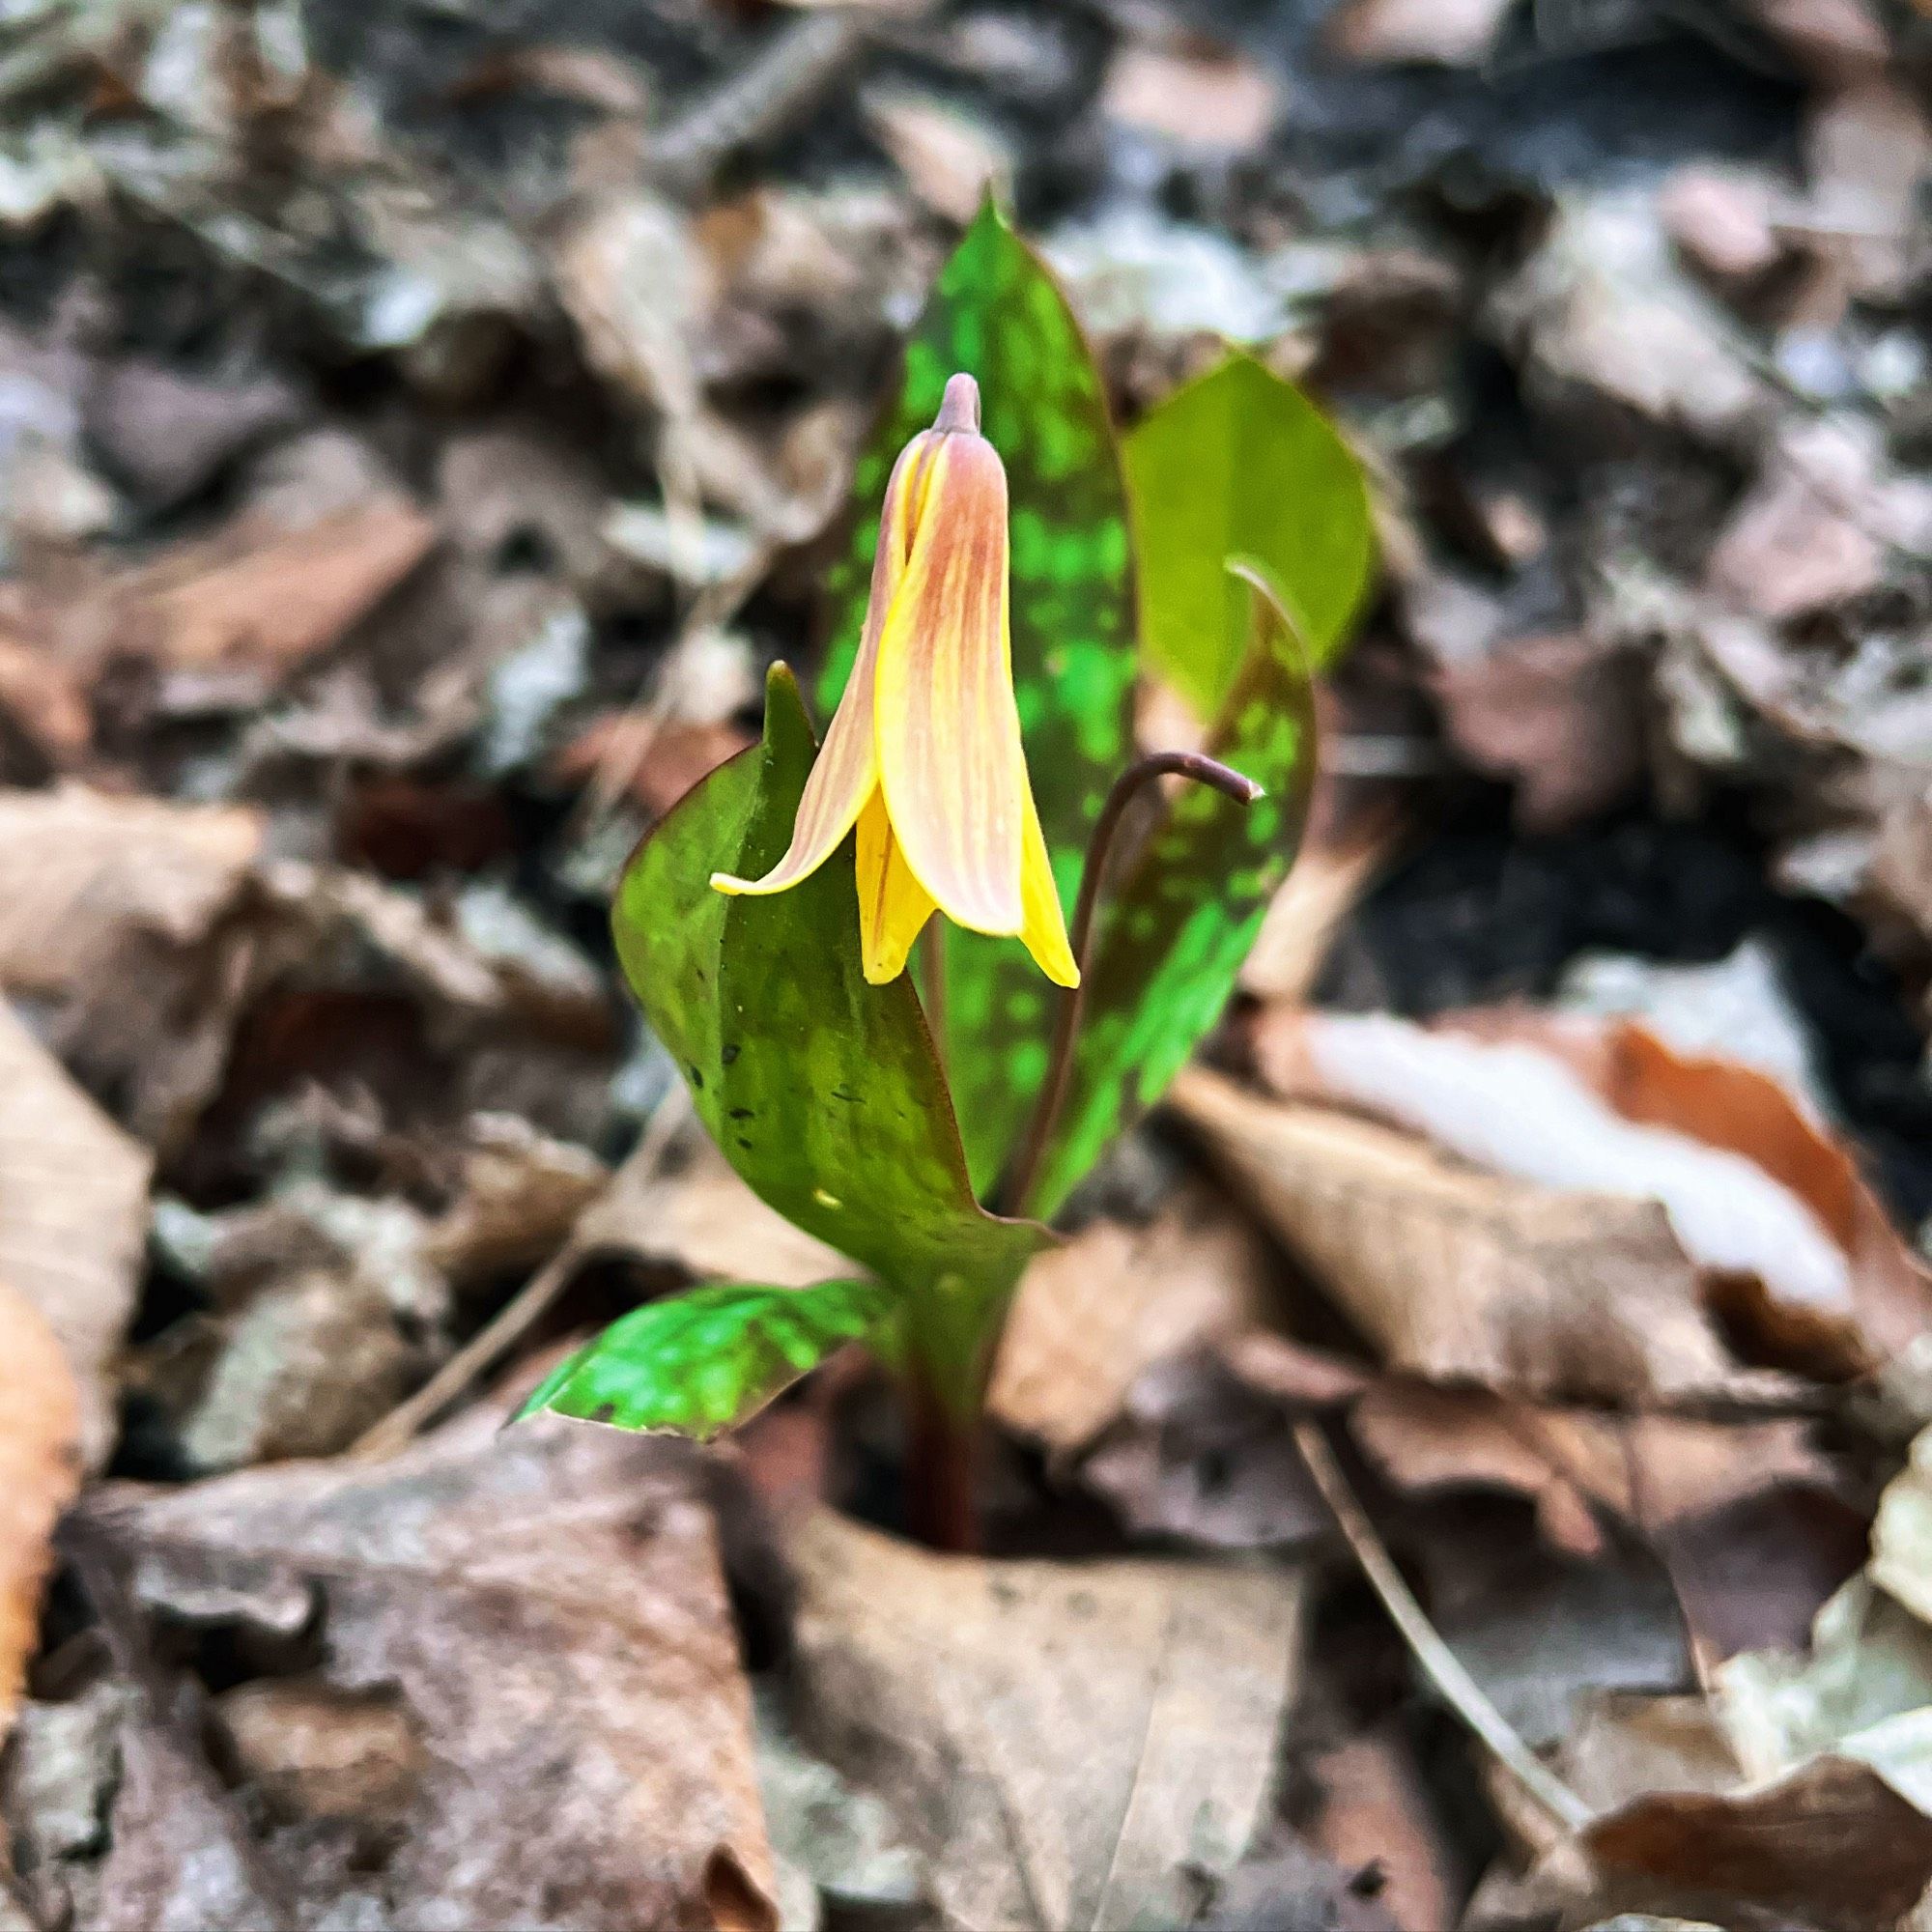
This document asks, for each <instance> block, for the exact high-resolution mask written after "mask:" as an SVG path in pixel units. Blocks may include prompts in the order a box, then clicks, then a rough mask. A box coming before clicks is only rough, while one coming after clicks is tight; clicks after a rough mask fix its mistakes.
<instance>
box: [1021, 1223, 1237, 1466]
mask: <svg viewBox="0 0 1932 1932" xmlns="http://www.w3.org/2000/svg"><path fill="white" fill-rule="evenodd" d="M1265 1268H1266V1257H1265V1255H1264V1252H1263V1250H1262V1246H1261V1242H1260V1240H1259V1239H1258V1237H1257V1236H1255V1235H1254V1233H1253V1232H1252V1231H1251V1230H1250V1229H1248V1228H1247V1227H1246V1226H1245V1225H1244V1224H1242V1223H1241V1222H1240V1221H1239V1220H1237V1219H1236V1217H1234V1216H1233V1215H1230V1214H1229V1213H1227V1211H1226V1210H1225V1209H1221V1208H1217V1206H1216V1204H1215V1203H1214V1201H1213V1200H1212V1199H1211V1198H1210V1197H1208V1196H1206V1195H1204V1194H1199V1193H1196V1194H1192V1195H1190V1197H1189V1198H1188V1199H1186V1200H1185V1201H1184V1202H1181V1203H1179V1204H1177V1205H1176V1206H1174V1207H1172V1208H1169V1209H1168V1210H1167V1211H1166V1212H1164V1213H1163V1214H1162V1216H1161V1218H1160V1219H1159V1220H1158V1221H1155V1222H1154V1223H1153V1224H1152V1225H1151V1226H1150V1227H1146V1228H1123V1227H1121V1226H1120V1225H1119V1224H1118V1223H1115V1222H1110V1221H1096V1222H1094V1224H1093V1225H1092V1226H1091V1227H1088V1228H1085V1229H1083V1230H1082V1231H1081V1232H1080V1233H1079V1234H1077V1235H1075V1236H1073V1237H1072V1239H1071V1240H1069V1241H1067V1242H1066V1243H1065V1245H1064V1246H1062V1247H1058V1248H1053V1249H1049V1250H1048V1251H1047V1252H1046V1253H1045V1254H1043V1255H1041V1256H1039V1257H1038V1258H1037V1260H1036V1261H1035V1262H1034V1263H1033V1264H1031V1266H1029V1267H1028V1269H1027V1271H1026V1274H1025V1275H1024V1276H1023V1277H1022V1278H1021V1281H1020V1287H1019V1293H1018V1295H1017V1297H1016V1298H1015V1300H1014V1302H1013V1306H1012V1311H1011V1313H1010V1314H1009V1317H1008V1319H1007V1326H1006V1332H1005V1335H1004V1337H1003V1338H1002V1341H1001V1344H1000V1354H999V1359H998V1361H997V1362H996V1363H995V1365H994V1369H993V1380H992V1386H991V1388H990V1390H989V1391H988V1393H987V1398H986V1401H987V1407H988V1409H989V1411H990V1413H991V1414H992V1416H993V1417H994V1419H995V1420H996V1421H999V1422H1001V1423H1004V1424H1005V1425H1006V1426H1007V1427H1008V1428H1009V1429H1012V1430H1015V1431H1017V1432H1018V1433H1019V1434H1021V1435H1031V1436H1033V1437H1035V1438H1036V1439H1037V1440H1038V1441H1040V1442H1042V1443H1044V1444H1045V1445H1046V1446H1047V1448H1048V1449H1049V1450H1051V1451H1053V1452H1054V1453H1055V1454H1057V1455H1070V1454H1072V1453H1074V1452H1076V1451H1078V1450H1080V1449H1082V1448H1084V1447H1085V1446H1086V1445H1087V1444H1088V1443H1089V1442H1091V1441H1092V1440H1093V1439H1094V1436H1096V1435H1099V1433H1100V1432H1101V1431H1102V1430H1103V1429H1105V1428H1106V1427H1107V1425H1108V1424H1109V1423H1110V1422H1112V1421H1113V1420H1114V1419H1115V1418H1116V1417H1117V1416H1118V1415H1119V1414H1120V1413H1121V1411H1122V1406H1124V1405H1125V1402H1126V1399H1127V1392H1128V1391H1129V1390H1130V1389H1131V1388H1132V1387H1133V1385H1134V1382H1135V1381H1136V1380H1137V1379H1138V1378H1139V1377H1140V1375H1141V1374H1142V1372H1143V1371H1144V1370H1146V1369H1149V1368H1151V1367H1152V1366H1153V1364H1154V1363H1156V1362H1158V1361H1161V1360H1163V1359H1165V1358H1166V1357H1169V1356H1174V1355H1179V1354H1183V1353H1185V1352H1187V1351H1188V1350H1192V1349H1196V1348H1201V1347H1205V1346H1207V1345H1208V1344H1209V1343H1211V1342H1216V1341H1219V1340H1221V1339H1223V1338H1224V1337H1232V1336H1234V1335H1235V1334H1236V1333H1238V1332H1239V1331H1240V1330H1242V1329H1244V1328H1247V1327H1249V1326H1251V1325H1252V1324H1253V1323H1254V1321H1256V1319H1257V1318H1258V1316H1259V1315H1260V1313H1261V1310H1262V1306H1263V1302H1264V1291H1265V1282H1266V1275H1265Z"/></svg>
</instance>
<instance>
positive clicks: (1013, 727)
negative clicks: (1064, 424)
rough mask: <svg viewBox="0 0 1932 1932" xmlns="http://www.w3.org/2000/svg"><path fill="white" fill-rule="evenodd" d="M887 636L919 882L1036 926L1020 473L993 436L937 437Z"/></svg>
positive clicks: (880, 683) (889, 751)
mask: <svg viewBox="0 0 1932 1932" xmlns="http://www.w3.org/2000/svg"><path fill="white" fill-rule="evenodd" d="M935 440H937V442H938V444H939V447H938V449H937V450H936V452H935V453H934V455H933V457H932V461H931V468H930V470H929V472H928V475H927V478H926V482H925V489H924V501H923V505H922V506H921V509H920V516H919V525H918V528H917V530H916V531H915V533H914V537H913V546H912V555H911V557H910V558H909V559H908V561H907V564H906V570H905V576H904V578H903V579H902V580H901V581H900V582H899V586H898V589H897V592H896V594H895V596H894V598H893V601H892V607H891V609H890V610H889V611H887V612H886V620H885V623H884V625H883V626H882V628H881V630H880V633H879V661H878V679H877V698H876V705H875V712H874V735H875V738H876V742H877V747H878V753H877V764H878V772H879V781H880V784H881V786H882V787H883V789H884V791H885V796H886V810H888V812H890V813H891V815H892V821H893V832H894V835H895V838H897V840H898V843H899V846H900V848H901V849H902V851H903V852H904V854H905V861H906V864H907V865H908V866H909V867H911V868H912V870H913V873H914V875H915V876H916V877H917V878H918V880H919V882H920V884H921V885H922V886H923V887H924V888H925V890H926V892H927V893H929V894H930V895H931V896H932V897H933V899H934V900H935V901H936V902H937V903H938V905H939V907H940V909H941V910H942V911H943V912H945V913H946V914H947V915H948V917H949V918H951V919H952V920H954V921H956V922H957V923H959V924H961V925H964V926H970V927H972V928H973V929H974V930H975V931H978V932H989V933H1001V934H1013V933H1017V932H1019V931H1020V930H1021V928H1022V926H1023V925H1024V924H1025V923H1026V908H1025V902H1024V899H1023V896H1022V894H1021V890H1020V874H1021V847H1022V842H1023V838H1024V834H1025V801H1026V799H1027V798H1028V796H1029V793H1028V788H1027V773H1026V754H1025V753H1024V752H1023V751H1022V749H1021V746H1020V720H1019V709H1018V707H1017V705H1016V704H1015V703H1014V701H1013V680H1012V647H1011V643H1010V640H1009V635H1008V629H1007V477H1006V471H1005V470H1004V469H1002V468H1001V466H1000V459H999V456H998V455H997V454H996V453H995V451H994V449H993V446H992V444H991V443H989V442H988V441H987V440H985V439H984V438H983V437H981V436H978V435H975V434H974V433H972V432H970V431H952V432H949V433H947V434H945V435H943V436H938V437H936V439H935Z"/></svg>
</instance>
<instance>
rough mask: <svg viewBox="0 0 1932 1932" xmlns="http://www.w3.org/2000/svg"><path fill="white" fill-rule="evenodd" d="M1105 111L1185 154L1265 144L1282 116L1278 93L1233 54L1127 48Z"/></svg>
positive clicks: (1109, 85)
mask: <svg viewBox="0 0 1932 1932" xmlns="http://www.w3.org/2000/svg"><path fill="white" fill-rule="evenodd" d="M1100 107H1101V111H1102V112H1103V113H1105V114H1106V115H1107V116H1108V117H1109V119H1111V120H1115V121H1119V122H1122V123H1124V124H1125V125H1126V126H1127V127H1129V128H1139V129H1140V130H1141V131H1142V132H1144V133H1148V134H1156V135H1159V136H1160V137H1161V138H1162V139H1164V140H1168V141H1173V142H1175V143H1177V144H1178V145H1179V146H1180V147H1184V148H1194V149H1210V150H1218V151H1220V152H1222V153H1227V152H1230V151H1235V150H1252V149H1255V148H1258V147H1260V146H1261V144H1262V143H1263V142H1264V141H1265V140H1266V139H1267V135H1268V130H1269V129H1270V128H1272V127H1273V126H1274V123H1275V117H1276V116H1277V115H1278V114H1279V113H1280V112H1281V89H1280V88H1279V86H1277V84H1276V83H1275V81H1274V79H1273V77H1272V76H1271V75H1269V74H1268V73H1267V72H1266V71H1264V69H1262V68H1260V67H1258V66H1257V65H1256V64H1255V63H1254V62H1253V61H1251V60H1248V59H1246V58H1244V57H1243V56H1242V55H1240V54H1238V53H1236V52H1235V51H1233V50H1232V49H1227V48H1220V47H1201V48H1188V47H1182V48H1180V49H1177V50H1169V49H1166V48H1162V47H1152V46H1145V45H1136V44H1134V43H1128V44H1126V45H1125V46H1123V47H1122V48H1121V50H1120V51H1119V52H1118V53H1117V54H1116V55H1115V56H1114V59H1113V64H1112V65H1111V66H1110V67H1109V68H1108V70H1107V79H1106V84H1105V86H1104V88H1103V89H1102V92H1101V96H1100Z"/></svg>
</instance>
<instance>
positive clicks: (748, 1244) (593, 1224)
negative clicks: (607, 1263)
mask: <svg viewBox="0 0 1932 1932" xmlns="http://www.w3.org/2000/svg"><path fill="white" fill-rule="evenodd" d="M576 1245H577V1248H578V1251H579V1253H580V1254H582V1255H584V1256H586V1257H588V1256H591V1255H595V1254H601V1253H611V1252H614V1253H617V1254H622V1255H625V1256H628V1257H629V1258H630V1259H631V1260H633V1261H637V1262H642V1263H645V1264H661V1265H664V1266H668V1267H676V1268H681V1269H683V1270H684V1271H685V1272H686V1273H687V1274H690V1275H691V1276H693V1277H694V1278H695V1279H696V1280H699V1281H755V1282H764V1283H768V1284H769V1285H770V1286H771V1287H773V1288H809V1287H810V1285H811V1284H812V1283H813V1282H815V1281H827V1280H829V1279H831V1277H833V1276H834V1275H838V1274H849V1273H851V1271H852V1264H851V1263H850V1262H848V1261H846V1260H845V1259H844V1258H843V1257H842V1256H841V1255H839V1254H838V1253H837V1252H836V1251H835V1250H833V1249H831V1248H828V1247H827V1246H826V1245H825V1243H824V1242H823V1241H817V1240H814V1239H813V1238H812V1237H811V1236H810V1235H807V1234H803V1233H801V1232H800V1231H799V1230H798V1229H797V1228H794V1227H793V1226H792V1224H791V1223H790V1222H789V1221H787V1220H786V1219H785V1218H784V1216H783V1215H782V1214H781V1213H779V1212H778V1210H777V1209H776V1208H767V1207H766V1206H765V1204H764V1203H763V1202H762V1201H760V1200H759V1199H758V1197H757V1196H756V1195H755V1194H753V1192H752V1190H751V1189H750V1188H749V1187H747V1186H746V1185H745V1183H744V1182H743V1181H742V1180H740V1179H738V1177H737V1175H736V1174H734V1173H733V1172H732V1170H731V1168H730V1167H729V1166H728V1165H727V1164H726V1162H725V1156H724V1155H723V1154H722V1153H720V1152H719V1151H718V1150H717V1149H716V1148H715V1147H714V1146H713V1145H712V1144H711V1142H710V1141H709V1140H707V1139H702V1138H700V1139H698V1140H696V1142H695V1143H694V1145H693V1149H692V1152H691V1156H690V1158H689V1159H688V1160H687V1161H686V1163H685V1164H684V1166H682V1167H681V1168H679V1169H678V1170H677V1171H676V1172H675V1173H672V1174H669V1175H658V1174H654V1173H651V1172H648V1171H645V1172H641V1173H640V1172H639V1171H638V1170H637V1168H636V1167H635V1165H634V1164H633V1163H629V1162H627V1163H626V1164H625V1165H624V1166H622V1167H620V1168H619V1169H618V1170H617V1172H616V1174H615V1175H614V1176H613V1177H612V1179H611V1185H610V1187H609V1188H608V1189H607V1190H606V1191H605V1192H604V1193H603V1194H602V1195H601V1196H600V1197H599V1198H598V1199H597V1200H595V1201H593V1202H592V1203H591V1204H590V1206H589V1207H588V1208H585V1209H584V1211H583V1215H582V1219H581V1220H580V1221H579V1223H578V1229H577V1242H576Z"/></svg>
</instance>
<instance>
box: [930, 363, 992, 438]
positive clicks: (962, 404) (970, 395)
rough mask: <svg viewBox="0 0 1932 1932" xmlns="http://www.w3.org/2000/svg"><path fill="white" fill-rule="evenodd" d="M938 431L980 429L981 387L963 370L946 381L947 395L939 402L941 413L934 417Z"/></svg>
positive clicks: (934, 424)
mask: <svg viewBox="0 0 1932 1932" xmlns="http://www.w3.org/2000/svg"><path fill="white" fill-rule="evenodd" d="M932 426H933V428H934V429H936V430H958V429H968V430H974V431H977V430H978V429H979V427H980V385H979V384H978V383H976V382H975V381H974V380H973V379H972V377H971V376H969V375H967V374H966V373H965V372H964V370H962V371H961V372H960V373H959V374H958V375H956V376H949V377H948V378H947V379H946V393H945V395H944V396H942V397H941V398H940V400H939V413H938V414H937V415H936V416H934V417H933V419H932Z"/></svg>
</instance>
